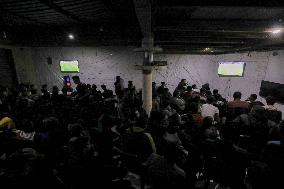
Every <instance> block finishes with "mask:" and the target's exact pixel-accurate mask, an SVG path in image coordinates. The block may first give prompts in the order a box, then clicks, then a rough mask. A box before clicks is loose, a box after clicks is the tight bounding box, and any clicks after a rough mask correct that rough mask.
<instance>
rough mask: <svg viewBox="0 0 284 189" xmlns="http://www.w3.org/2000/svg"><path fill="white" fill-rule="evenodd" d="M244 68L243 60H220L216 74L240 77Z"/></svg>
mask: <svg viewBox="0 0 284 189" xmlns="http://www.w3.org/2000/svg"><path fill="white" fill-rule="evenodd" d="M244 69H245V63H244V62H220V63H219V67H218V75H219V76H221V77H242V76H243V75H244Z"/></svg>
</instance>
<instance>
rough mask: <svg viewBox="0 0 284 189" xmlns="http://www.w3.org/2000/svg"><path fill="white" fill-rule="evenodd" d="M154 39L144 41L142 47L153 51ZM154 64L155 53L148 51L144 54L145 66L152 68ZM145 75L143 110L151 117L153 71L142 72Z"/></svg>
mask: <svg viewBox="0 0 284 189" xmlns="http://www.w3.org/2000/svg"><path fill="white" fill-rule="evenodd" d="M153 46H154V39H153V37H147V38H144V39H143V40H142V47H145V48H147V49H153ZM152 62H153V51H151V50H148V51H145V52H144V60H143V66H150V65H151V63H152ZM142 73H143V91H142V93H143V108H144V109H145V111H146V112H147V114H148V116H150V112H151V110H152V70H145V69H144V70H142Z"/></svg>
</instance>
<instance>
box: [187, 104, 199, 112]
mask: <svg viewBox="0 0 284 189" xmlns="http://www.w3.org/2000/svg"><path fill="white" fill-rule="evenodd" d="M189 110H190V112H191V113H192V114H197V112H198V103H197V102H192V103H191V104H190V105H189Z"/></svg>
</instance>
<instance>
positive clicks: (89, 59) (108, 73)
mask: <svg viewBox="0 0 284 189" xmlns="http://www.w3.org/2000/svg"><path fill="white" fill-rule="evenodd" d="M133 48H134V47H62V48H61V47H57V48H48V47H41V48H34V49H33V53H32V54H33V62H34V66H35V70H36V74H37V78H38V81H39V83H40V84H44V83H47V84H48V85H49V86H50V87H51V86H52V85H59V86H60V85H62V77H63V76H64V74H62V73H61V72H60V70H59V61H60V60H78V61H79V66H80V73H79V74H78V75H79V76H80V78H81V80H82V81H83V82H86V83H96V84H97V85H101V84H103V83H104V84H106V85H107V86H108V87H109V88H113V83H114V80H115V76H116V75H121V77H122V78H124V81H125V85H127V81H128V80H132V81H133V82H134V84H135V85H136V86H137V88H138V89H139V88H141V87H142V73H141V71H139V70H135V69H134V65H136V64H142V54H139V53H135V52H133ZM47 57H52V60H53V64H52V65H48V64H47V61H46V58H47ZM283 57H284V51H278V55H277V56H273V55H272V52H252V53H249V56H248V53H235V54H226V55H217V56H209V55H207V56H206V55H203V56H199V55H173V54H170V55H166V54H165V55H164V54H159V55H155V56H154V60H166V61H167V62H168V67H169V69H167V70H159V71H154V72H153V80H154V81H155V82H156V83H157V84H159V83H160V82H161V81H165V82H166V83H168V87H169V88H170V90H171V91H173V90H174V89H175V87H176V86H177V84H178V83H179V81H180V80H181V79H183V78H185V79H187V81H188V82H189V83H190V84H197V86H198V87H201V85H202V84H204V83H209V84H210V86H211V89H214V88H217V89H219V91H220V93H221V94H222V95H223V96H224V97H226V98H227V99H228V100H231V99H232V95H233V92H234V91H237V90H238V91H241V92H242V93H243V99H246V98H247V97H248V96H249V95H250V94H252V93H255V94H258V93H259V88H260V84H261V80H267V81H272V82H278V83H282V84H283V83H284V75H283V70H284V64H283ZM221 61H244V62H246V68H245V74H244V77H241V78H239V77H238V78H236V77H231V78H228V77H226V78H224V77H219V76H218V75H217V69H218V63H219V62H221ZM70 75H76V74H70ZM260 100H261V101H263V102H265V100H264V99H261V98H260ZM278 106H279V108H280V109H281V110H282V111H283V115H284V106H280V105H278Z"/></svg>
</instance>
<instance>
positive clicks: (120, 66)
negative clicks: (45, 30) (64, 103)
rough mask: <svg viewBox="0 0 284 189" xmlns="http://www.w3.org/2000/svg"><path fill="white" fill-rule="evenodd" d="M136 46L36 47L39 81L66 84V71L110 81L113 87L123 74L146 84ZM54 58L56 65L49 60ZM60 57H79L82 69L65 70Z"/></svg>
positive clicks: (88, 80) (87, 79)
mask: <svg viewBox="0 0 284 189" xmlns="http://www.w3.org/2000/svg"><path fill="white" fill-rule="evenodd" d="M133 49H134V48H133V47H98V48H95V47H62V48H60V47H58V48H47V47H41V48H35V49H34V52H33V61H34V64H35V68H36V73H37V78H38V80H39V83H40V84H41V85H42V84H48V85H49V87H52V85H58V86H62V84H63V79H62V77H63V76H64V75H70V76H72V75H79V76H80V79H81V81H82V82H85V83H90V84H93V83H94V84H97V85H98V86H99V85H101V84H106V85H107V87H109V88H113V84H114V81H115V77H116V76H117V75H120V76H121V77H122V78H123V79H124V81H125V82H124V83H125V85H127V81H129V80H132V81H133V83H134V84H135V85H136V86H137V88H141V86H142V74H141V71H139V70H135V69H134V65H135V64H141V63H142V56H141V54H139V53H135V52H134V51H133ZM47 57H51V58H52V62H53V63H52V65H48V64H47V60H46V58H47ZM60 60H78V61H79V67H80V73H72V74H64V73H61V72H60V70H59V61H60Z"/></svg>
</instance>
